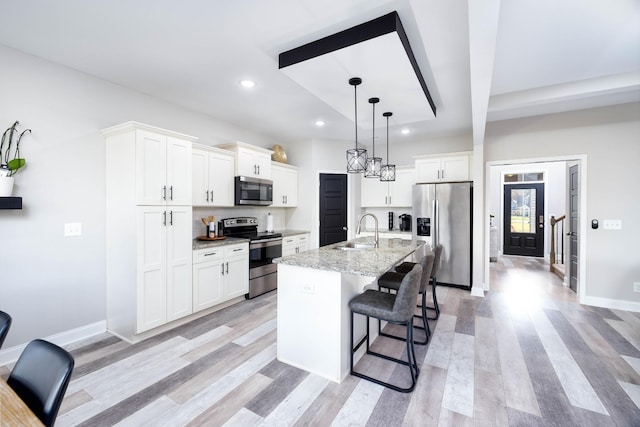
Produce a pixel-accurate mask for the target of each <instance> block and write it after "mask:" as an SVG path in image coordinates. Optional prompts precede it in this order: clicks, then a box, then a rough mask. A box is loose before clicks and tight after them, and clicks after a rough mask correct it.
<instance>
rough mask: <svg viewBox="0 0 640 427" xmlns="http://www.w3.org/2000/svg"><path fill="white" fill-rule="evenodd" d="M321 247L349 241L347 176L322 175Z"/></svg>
mask: <svg viewBox="0 0 640 427" xmlns="http://www.w3.org/2000/svg"><path fill="white" fill-rule="evenodd" d="M319 217H320V230H319V235H320V239H319V245H320V246H326V245H330V244H332V243H338V242H343V241H345V240H347V175H346V174H336V173H321V174H320V212H319Z"/></svg>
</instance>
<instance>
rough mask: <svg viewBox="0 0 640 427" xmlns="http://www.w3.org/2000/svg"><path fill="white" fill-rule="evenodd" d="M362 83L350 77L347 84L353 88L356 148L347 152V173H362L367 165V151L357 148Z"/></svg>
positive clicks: (357, 78) (358, 78)
mask: <svg viewBox="0 0 640 427" xmlns="http://www.w3.org/2000/svg"><path fill="white" fill-rule="evenodd" d="M360 83H362V79H361V78H360V77H352V78H350V79H349V84H350V85H351V86H353V99H354V107H355V116H354V120H355V124H356V148H352V149H350V150H347V172H349V173H360V172H364V171H365V169H366V167H367V165H366V163H367V150H365V149H364V148H358V85H359V84H360Z"/></svg>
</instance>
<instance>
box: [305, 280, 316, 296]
mask: <svg viewBox="0 0 640 427" xmlns="http://www.w3.org/2000/svg"><path fill="white" fill-rule="evenodd" d="M302 292H303V293H305V294H315V293H316V287H315V285H314V284H313V283H305V284H304V285H302Z"/></svg>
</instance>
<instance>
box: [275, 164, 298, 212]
mask: <svg viewBox="0 0 640 427" xmlns="http://www.w3.org/2000/svg"><path fill="white" fill-rule="evenodd" d="M271 173H272V174H273V170H272V171H271ZM285 177H286V179H285V193H284V204H285V206H286V207H288V208H295V207H296V206H298V171H297V170H294V169H286V170H285Z"/></svg>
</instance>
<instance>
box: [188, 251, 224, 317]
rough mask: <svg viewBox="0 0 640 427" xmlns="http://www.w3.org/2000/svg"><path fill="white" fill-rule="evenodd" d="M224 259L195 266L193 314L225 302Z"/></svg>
mask: <svg viewBox="0 0 640 427" xmlns="http://www.w3.org/2000/svg"><path fill="white" fill-rule="evenodd" d="M222 268H224V264H223V262H222V257H220V258H219V259H213V260H212V261H208V262H202V263H199V264H194V265H193V312H194V313H195V312H197V311H200V310H204V309H205V308H209V307H213V306H214V305H217V304H220V303H221V302H223V298H222Z"/></svg>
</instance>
